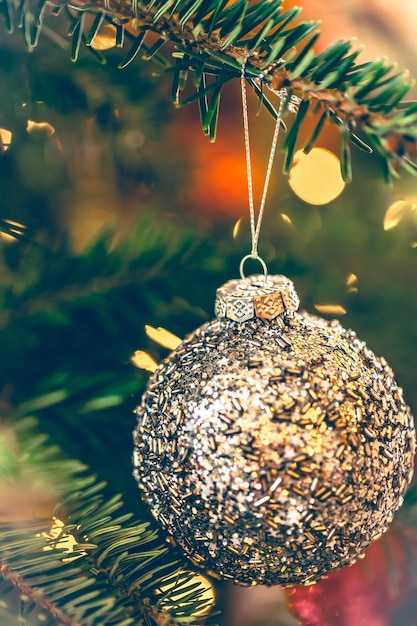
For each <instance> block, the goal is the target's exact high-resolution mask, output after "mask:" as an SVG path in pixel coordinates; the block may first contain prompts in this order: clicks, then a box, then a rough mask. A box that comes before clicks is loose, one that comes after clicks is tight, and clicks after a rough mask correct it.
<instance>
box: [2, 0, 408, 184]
mask: <svg viewBox="0 0 417 626" xmlns="http://www.w3.org/2000/svg"><path fill="white" fill-rule="evenodd" d="M15 3H16V0H1V3H0V6H2V8H3V14H4V17H5V27H6V29H7V30H8V31H9V32H11V31H13V30H14V28H15V27H16V26H17V27H20V28H22V30H23V34H24V37H25V41H26V44H27V47H28V48H29V50H33V48H34V47H35V46H36V45H37V43H38V40H39V35H40V33H41V30H42V28H43V26H44V25H49V24H50V19H51V18H52V17H56V16H57V15H59V14H60V13H63V14H64V16H65V21H66V22H67V23H69V29H68V34H69V36H70V37H71V40H72V43H71V59H72V60H73V61H76V60H77V59H78V57H79V54H80V49H81V46H85V47H87V48H88V49H89V50H90V51H91V52H92V53H93V54H94V55H95V56H96V57H97V59H98V60H99V61H100V62H101V63H104V62H105V57H104V56H103V55H102V54H101V53H98V52H97V51H96V50H95V49H94V48H93V47H92V46H91V44H92V42H93V39H94V37H95V36H96V34H97V33H98V32H99V31H100V28H101V27H102V24H103V22H104V21H107V22H110V23H112V24H114V26H115V28H116V45H117V46H118V47H120V48H123V47H126V48H127V53H126V55H125V57H124V58H123V60H121V62H120V64H119V67H120V68H125V67H126V66H127V65H129V64H130V63H131V62H132V61H133V60H134V59H135V57H136V56H137V55H138V54H139V53H140V52H143V53H144V54H143V55H142V56H143V57H144V58H145V59H151V58H153V59H156V60H159V61H160V63H162V66H163V69H162V70H161V71H162V72H163V73H170V74H172V99H173V101H174V102H175V103H176V104H177V105H183V104H187V103H189V102H192V101H198V103H199V107H200V112H201V123H202V128H203V132H204V133H205V134H206V135H208V136H209V137H210V139H211V140H214V139H215V136H216V130H217V121H218V115H219V107H220V99H221V92H222V88H223V86H224V85H225V83H226V82H228V81H229V80H231V79H232V78H236V77H238V76H239V75H240V73H241V68H242V63H243V61H244V60H246V76H247V78H248V80H249V82H250V84H251V85H252V87H253V88H254V89H255V91H256V92H257V93H258V95H259V97H260V99H261V102H262V103H263V104H264V105H266V106H267V108H268V110H269V111H271V112H272V114H273V115H275V116H276V111H275V108H274V106H273V105H272V104H271V102H270V101H269V99H268V98H267V97H266V95H265V93H264V86H265V85H266V86H267V87H270V88H271V89H272V91H275V92H276V91H279V90H281V89H282V88H285V89H286V90H287V97H288V98H291V96H292V95H293V94H296V95H298V96H299V97H301V99H302V104H301V106H300V107H299V110H298V113H297V116H296V119H295V121H294V124H293V126H292V130H291V132H290V133H289V134H288V136H287V139H286V142H285V146H284V147H285V150H286V159H285V171H286V172H288V171H289V168H290V167H291V163H292V160H293V156H294V150H295V146H296V140H297V137H298V132H299V129H300V126H301V123H302V121H303V119H304V117H305V116H306V114H307V113H309V114H310V115H313V116H315V117H316V118H317V120H316V124H315V128H314V130H313V133H312V134H311V136H310V138H309V139H308V140H307V142H306V143H305V145H304V149H305V150H306V151H309V150H310V149H311V147H312V146H313V145H314V144H315V142H316V141H317V139H318V136H319V135H320V132H321V130H322V128H323V125H324V124H325V123H332V124H335V125H336V126H337V127H338V128H339V129H340V132H341V143H342V148H341V164H342V174H343V177H344V179H345V180H346V181H350V180H351V177H352V173H351V155H350V143H353V144H354V145H356V146H357V147H359V148H360V149H364V150H367V151H371V150H372V149H373V150H375V151H376V152H377V153H378V155H379V156H380V159H381V164H382V168H383V173H384V176H385V179H386V180H387V182H389V181H390V180H391V177H392V176H397V174H398V170H400V169H404V170H406V171H408V172H411V173H413V174H414V173H415V172H416V169H417V166H416V163H415V160H413V157H415V155H416V142H417V131H416V129H417V103H416V102H407V101H404V98H405V96H406V95H407V93H408V91H409V89H410V87H411V85H412V84H413V81H411V80H410V79H409V77H408V72H406V71H401V72H398V71H396V70H395V66H394V64H392V63H390V62H388V61H387V60H386V59H384V58H381V59H376V60H374V61H371V62H368V63H357V57H358V54H359V52H360V48H356V47H355V46H354V42H353V41H350V40H348V41H345V40H339V41H336V42H335V43H334V44H333V45H331V46H329V47H328V48H327V49H325V50H324V51H323V52H321V53H319V54H316V53H315V52H314V49H313V48H314V45H315V44H316V42H317V39H318V37H319V33H318V24H319V23H318V22H300V21H299V19H298V15H299V12H300V9H298V8H291V9H288V10H284V8H283V6H282V5H283V0H277V1H276V2H270V1H269V0H258V1H257V2H250V1H249V0H235V1H234V2H232V3H229V2H227V1H226V0H222V1H220V2H218V1H217V0H211V1H210V0H209V1H208V0H151V2H149V3H141V2H139V1H138V0H132V1H130V0H129V1H124V2H122V3H120V4H119V5H117V7H113V6H112V3H111V2H109V1H108V0H96V1H95V2H85V1H84V0H78V2H75V3H74V2H71V3H67V2H64V3H62V4H61V3H60V4H59V5H55V6H49V4H48V2H47V0H41V2H40V3H39V4H38V5H37V6H36V7H34V8H32V7H31V5H30V1H29V0H25V1H24V2H20V3H19V4H15ZM91 15H94V19H92V18H91V19H88V18H89V16H91ZM48 28H49V26H48ZM155 33H156V34H157V35H158V37H157V38H156V40H155V37H154V34H155ZM148 41H149V43H147V42H148ZM125 42H128V43H126V46H125ZM168 42H170V43H171V44H172V46H173V50H172V47H171V59H172V60H169V59H167V57H163V56H162V55H161V50H162V48H163V46H164V45H165V44H166V43H168ZM190 72H192V74H193V78H192V80H188V75H189V73H190ZM260 77H261V78H260ZM186 88H187V89H192V91H193V93H192V94H191V95H187V96H186V97H185V98H184V99H183V100H181V93H182V92H183V91H184V90H185V89H186Z"/></svg>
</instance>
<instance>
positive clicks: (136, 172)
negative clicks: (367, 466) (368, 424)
mask: <svg viewBox="0 0 417 626" xmlns="http://www.w3.org/2000/svg"><path fill="white" fill-rule="evenodd" d="M310 4H311V3H310ZM0 7H1V10H2V15H1V17H0V32H1V33H2V38H1V41H0V46H1V48H0V81H1V87H0V91H1V99H0V177H1V190H2V193H1V196H0V236H1V239H0V242H1V256H0V259H1V260H0V263H1V272H0V276H1V282H0V297H1V301H2V307H1V312H0V351H1V364H2V365H1V380H0V410H1V418H2V419H1V423H0V459H1V460H0V475H1V488H0V490H1V491H0V496H1V497H0V579H1V584H0V594H1V595H0V623H1V624H5V625H6V626H9V625H10V626H12V625H14V624H26V625H27V626H32V625H34V624H49V625H51V626H52V625H54V626H55V625H63V624H69V625H72V626H76V625H77V626H102V625H103V626H104V625H105V624H109V625H111V624H114V625H115V626H116V625H117V626H125V625H126V626H127V625H128V624H132V625H133V624H148V625H153V624H166V625H170V624H200V623H206V624H223V625H226V624H227V625H228V626H234V625H235V624H240V625H242V626H245V625H246V626H249V625H250V624H252V625H255V624H256V625H257V626H263V625H265V626H266V625H267V624H271V625H272V624H273V625H274V626H280V625H281V626H284V625H286V624H287V625H290V624H295V623H297V620H301V622H300V623H305V624H310V625H317V626H319V625H320V626H333V625H334V626H336V625H343V626H361V625H363V626H365V625H367V626H369V625H373V624H375V625H377V624H378V626H414V625H415V621H416V618H415V613H416V607H415V597H414V596H415V593H414V587H415V582H414V581H415V573H416V570H417V554H416V552H415V551H416V546H417V544H416V522H415V508H414V504H415V497H416V492H415V488H414V487H413V486H412V487H411V488H410V490H409V492H408V494H407V496H406V500H405V504H404V506H403V508H402V509H401V510H400V511H399V512H398V513H397V515H396V517H395V519H394V523H393V525H392V528H391V529H390V530H389V532H388V533H387V534H385V535H384V536H383V537H382V538H381V539H380V540H378V541H377V542H376V543H375V544H374V545H373V546H371V548H369V549H368V550H367V552H366V553H365V558H364V559H363V560H360V561H358V563H356V564H355V565H353V566H352V567H350V568H345V569H342V570H340V571H339V572H336V573H334V574H330V575H329V577H328V578H327V579H325V580H323V581H321V582H319V583H318V584H316V585H314V586H311V587H295V588H294V589H288V590H286V592H285V593H286V595H285V596H284V593H283V592H282V590H280V589H279V588H276V587H272V588H271V589H268V590H266V589H264V588H262V587H259V588H256V587H255V588H254V589H245V588H239V587H236V586H233V585H232V583H229V582H225V581H222V580H219V579H217V578H216V577H215V576H213V575H212V573H210V572H205V571H204V570H201V569H200V568H198V567H197V565H198V564H196V563H192V562H190V561H189V560H187V559H185V558H184V556H183V554H182V552H181V551H180V550H179V548H178V547H177V546H176V545H174V543H173V542H172V540H170V539H169V538H167V536H166V534H165V533H164V531H163V530H162V529H161V528H160V526H159V525H158V523H157V522H156V521H155V520H154V519H153V518H152V516H151V515H150V513H149V511H148V508H147V506H146V505H145V504H143V503H142V502H141V498H140V495H139V493H138V489H137V486H136V483H135V481H134V479H133V478H132V477H131V475H132V446H133V444H132V435H131V433H132V430H133V429H134V427H135V423H136V416H135V415H134V410H135V407H136V406H137V405H138V404H139V402H140V397H141V394H142V392H143V390H144V389H145V386H146V382H147V379H148V376H149V372H150V371H153V370H154V369H155V368H156V364H157V363H158V362H159V361H160V360H162V359H163V358H164V357H165V356H166V355H167V354H168V350H171V349H173V348H174V347H175V346H177V345H178V342H179V339H180V338H182V337H184V335H185V334H187V333H188V332H190V331H191V330H193V329H194V328H196V327H197V326H199V325H201V324H202V323H203V322H205V321H207V320H209V319H211V318H212V317H213V315H212V307H213V300H214V293H215V290H216V288H217V287H218V286H219V285H220V284H222V283H224V282H225V281H226V280H228V279H229V278H231V277H233V276H235V275H236V270H237V268H238V267H239V261H240V259H241V258H242V256H243V255H244V254H245V253H246V252H247V248H248V235H247V231H248V223H247V220H246V215H247V181H246V171H245V163H244V147H243V131H242V122H241V104H240V100H239V98H240V96H239V90H238V85H239V80H238V79H239V78H240V75H241V71H242V63H243V61H245V76H246V79H247V84H248V86H249V87H250V88H252V89H251V93H249V96H250V97H249V114H250V122H251V131H252V135H251V139H252V143H253V150H254V154H256V159H254V160H253V161H254V163H253V165H254V169H253V178H254V183H255V188H256V189H258V187H260V186H261V184H262V178H263V176H264V168H265V165H264V164H265V161H266V154H267V152H268V149H269V144H270V138H271V135H272V132H273V126H274V118H276V117H277V111H278V108H279V98H278V96H277V92H279V93H280V95H281V98H284V104H285V109H286V113H285V115H284V119H283V126H285V127H286V128H285V131H286V132H285V133H282V135H281V136H280V145H279V147H280V148H282V150H281V151H280V154H279V158H278V160H279V163H278V165H277V164H276V165H275V167H274V170H273V178H272V185H271V192H270V198H269V199H268V209H267V212H266V215H265V228H264V232H263V234H262V240H261V247H262V250H263V253H264V257H265V258H266V259H267V261H268V264H269V266H270V267H273V268H274V270H277V272H279V273H282V274H285V275H287V276H290V277H291V278H292V279H293V280H294V282H295V283H296V285H297V289H298V292H299V294H300V297H301V300H302V304H303V308H305V309H307V310H310V311H312V312H314V311H316V312H319V313H321V314H322V315H325V316H327V317H329V318H332V317H334V316H336V317H337V316H341V315H343V316H344V318H343V325H344V326H345V327H352V328H354V329H355V330H356V331H357V332H358V335H359V336H360V337H362V338H363V339H365V340H366V341H367V343H368V344H369V345H370V347H371V348H372V350H375V352H376V354H383V355H384V356H386V358H387V359H388V361H389V363H390V364H391V365H392V366H393V368H394V370H395V372H396V377H397V380H398V382H399V383H400V384H401V386H402V387H403V388H404V395H405V398H406V400H407V403H408V404H409V405H410V407H411V409H415V407H416V406H417V397H416V391H415V385H414V384H413V383H414V366H415V364H416V357H415V350H414V345H415V340H416V339H417V327H416V324H415V319H416V315H417V296H416V292H415V289H414V285H415V271H414V270H415V263H416V261H415V254H416V249H417V231H416V223H417V222H416V217H415V216H416V207H417V200H416V198H417V195H416V192H415V179H414V178H413V175H414V174H415V171H416V163H415V156H416V146H417V104H416V103H415V102H413V101H411V100H409V98H410V93H411V92H410V90H412V88H413V83H412V81H411V80H410V79H409V77H408V74H407V72H405V71H399V70H398V69H397V68H396V66H395V64H394V63H393V62H390V61H388V60H387V59H386V58H384V57H379V58H377V59H375V60H367V61H364V60H363V57H362V56H361V54H362V51H361V48H360V47H358V46H357V45H356V44H355V43H354V42H353V41H352V40H349V39H343V37H344V35H345V33H344V32H337V33H332V37H331V38H330V37H329V36H327V35H326V31H325V26H324V27H323V28H324V31H325V34H324V37H321V38H320V36H319V29H318V23H317V22H316V21H303V18H302V16H300V11H299V9H298V8H296V7H294V6H293V5H292V4H291V3H290V2H281V1H277V2H275V3H270V2H269V1H268V0H258V2H254V3H251V2H248V0H237V1H236V2H231V3H229V2H217V1H215V2H206V1H204V0H168V1H167V2H164V1H163V0H158V1H153V2H151V3H149V4H141V3H139V2H130V1H126V2H121V3H118V4H117V5H116V4H115V5H113V3H109V2H100V1H95V2H93V3H86V2H84V1H83V0H79V1H78V2H75V3H67V2H63V3H47V2H40V3H38V4H35V3H33V4H32V3H31V2H30V1H28V0H25V1H24V2H21V3H17V2H15V1H14V0H2V1H1V2H0ZM308 10H309V11H310V12H312V13H314V3H313V6H311V7H310V8H309V9H308ZM316 10H317V15H319V8H318V7H316ZM375 10H376V11H378V10H377V9H375ZM410 10H411V9H410ZM381 11H382V9H381ZM372 15H373V17H375V19H376V17H378V16H379V18H380V20H383V14H382V13H381V14H379V13H375V14H372ZM308 17H310V16H308ZM312 17H313V18H314V17H317V16H314V15H312ZM406 19H407V18H406V16H405V15H404V16H402V20H406ZM385 24H386V22H385ZM392 28H393V29H394V23H393V24H392ZM393 32H394V31H393ZM6 33H9V34H8V35H7V36H6ZM22 34H23V37H22ZM68 34H69V36H67V35H68ZM333 35H335V37H333ZM334 39H336V42H334ZM365 43H366V42H365ZM29 52H30V54H29ZM384 52H385V51H384V50H382V51H381V54H383V53H384ZM410 58H411V62H413V60H414V58H413V57H412V56H411V57H410ZM71 60H72V61H76V62H75V63H71ZM145 61H146V62H145ZM414 69H415V68H414ZM414 73H415V72H414ZM294 96H295V97H296V98H298V99H299V100H297V99H296V100H291V98H293V97H294ZM172 101H173V102H174V103H175V105H176V108H177V109H178V110H175V108H174V107H173V106H172ZM257 112H258V116H256V113H257ZM202 131H203V132H202ZM215 139H216V141H215V143H213V142H214V140H215ZM209 140H211V142H212V143H210V141H209ZM336 157H337V158H336ZM321 158H325V159H327V158H330V165H329V163H328V162H327V161H326V162H325V163H326V164H325V166H323V165H322V161H321V160H320V159H321ZM307 159H308V160H307ZM334 163H336V164H337V168H336V171H335V173H334V174H332V175H331V176H330V175H329V174H328V171H329V170H328V169H327V168H328V167H330V166H331V164H334ZM280 171H283V172H284V174H283V175H279V172H280ZM322 171H324V177H325V178H324V182H320V181H319V179H318V176H319V174H320V173H321V172H322ZM287 174H289V178H288V176H287ZM309 176H310V178H308V177H309ZM393 180H394V184H392V182H393ZM333 183H334V186H333ZM347 183H350V184H347ZM390 185H391V186H390ZM242 217H243V219H242ZM329 261H330V262H329ZM410 287H411V288H410ZM168 331H169V332H168ZM287 602H288V603H289V605H290V607H291V611H292V613H293V615H294V616H295V617H293V616H292V615H291V614H290V612H289V610H288V609H287V608H286V603H287ZM252 605H253V606H254V607H255V608H253V606H252ZM251 610H252V611H254V615H255V616H253V614H251Z"/></svg>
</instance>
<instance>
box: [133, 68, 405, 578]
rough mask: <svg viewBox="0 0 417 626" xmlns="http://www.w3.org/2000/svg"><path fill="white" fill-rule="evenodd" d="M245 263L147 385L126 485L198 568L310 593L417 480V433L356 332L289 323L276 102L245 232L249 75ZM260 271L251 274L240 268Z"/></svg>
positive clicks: (378, 527)
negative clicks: (270, 224) (276, 169)
mask: <svg viewBox="0 0 417 626" xmlns="http://www.w3.org/2000/svg"><path fill="white" fill-rule="evenodd" d="M241 84H242V101H243V117H244V131H245V147H246V161H247V171H248V188H249V207H250V218H251V219H250V224H251V233H252V249H251V253H250V254H248V255H247V256H246V257H244V258H243V259H242V262H241V266H240V274H241V278H240V279H239V280H232V281H229V282H228V283H226V284H225V285H223V287H221V288H220V289H218V290H217V297H216V304H215V311H216V316H217V317H216V319H214V320H213V321H211V322H209V323H207V324H204V325H203V326H201V327H200V328H198V329H197V330H196V331H194V332H193V333H191V334H190V335H188V337H186V339H185V340H184V341H183V342H182V343H181V344H180V345H179V347H177V348H176V349H175V350H174V351H173V352H172V353H171V354H170V356H169V357H168V358H167V359H165V360H164V361H163V362H162V364H161V365H160V366H159V367H158V369H157V370H156V371H155V373H154V374H153V375H152V377H151V378H150V380H149V383H148V386H147V390H146V391H145V394H144V396H143V399H142V403H141V405H140V406H139V407H138V408H137V415H138V425H137V428H136V430H135V433H134V438H135V452H134V465H135V471H134V473H135V477H136V479H137V481H138V483H139V486H140V488H141V489H142V493H143V496H144V499H145V500H146V502H147V503H148V504H149V506H150V509H151V511H152V513H153V515H154V516H155V517H156V518H157V519H158V520H159V521H160V523H161V524H162V525H163V526H164V528H166V530H167V531H168V532H169V533H170V534H171V535H172V536H173V537H174V539H175V541H176V542H177V543H178V544H179V545H180V546H181V548H182V549H183V551H184V552H185V554H187V555H188V556H189V557H190V558H191V559H192V561H193V563H194V564H195V565H197V566H200V567H203V568H205V569H206V570H208V571H212V572H214V573H215V574H217V575H220V576H222V577H224V578H229V579H232V580H233V581H234V582H236V583H240V584H244V585H253V584H258V583H262V584H266V585H273V584H281V585H284V586H290V585H294V584H308V583H313V582H315V581H317V580H319V579H320V578H321V577H322V576H323V575H325V574H326V573H327V572H329V571H331V570H336V569H339V568H341V567H343V566H344V565H350V564H352V563H353V562H354V561H355V560H356V559H357V558H358V556H360V555H361V554H362V553H363V551H364V549H365V548H366V547H367V546H368V545H369V544H370V543H371V542H372V541H374V540H375V539H376V538H377V537H379V536H380V535H381V533H383V532H384V531H385V530H386V529H387V526H388V524H389V523H390V521H391V520H392V517H393V515H394V512H395V511H396V510H397V508H398V507H399V506H400V505H401V503H402V499H403V495H404V493H405V491H406V488H407V485H408V483H409V481H410V479H411V476H412V468H413V455H414V436H415V433H414V426H413V419H412V416H411V414H410V411H409V409H408V407H407V406H406V404H405V403H404V400H403V397H402V392H401V389H399V388H398V386H397V384H396V383H395V381H394V377H393V373H392V371H391V369H390V368H389V366H388V365H387V363H386V361H385V360H384V359H378V358H377V357H375V355H374V354H373V353H372V352H371V351H370V350H369V349H368V348H367V347H366V346H365V344H364V343H363V342H361V341H360V340H359V339H358V338H357V337H356V335H355V333H354V332H353V331H351V330H345V329H343V328H342V327H341V326H340V324H339V323H338V322H329V321H326V320H324V319H321V318H319V317H316V316H313V315H309V314H308V313H305V312H303V313H298V312H297V310H298V305H299V299H298V296H297V294H296V292H295V290H294V286H293V284H292V282H291V281H290V280H289V279H288V278H286V277H284V276H269V275H268V271H267V267H266V264H265V262H264V261H263V260H262V259H261V258H260V257H259V255H258V251H257V244H258V239H259V233H260V227H261V221H262V216H263V212H264V207H265V199H266V192H267V187H268V183H269V177H270V173H271V168H272V162H273V157H274V153H275V147H276V142H277V138H278V131H279V125H280V118H281V113H282V111H283V102H284V101H285V100H286V96H285V94H280V95H281V104H280V108H279V112H278V114H277V123H276V126H275V133H274V138H273V142H272V148H271V153H270V157H269V162H268V168H267V174H266V180H265V185H264V190H263V196H262V201H261V205H260V210H259V215H258V219H257V221H256V222H255V213H254V203H253V193H252V177H251V167H250V150H249V131H248V119H247V105H246V91H245V88H244V68H243V69H242V81H241ZM249 258H251V259H255V260H257V261H259V262H260V263H261V265H262V268H263V275H255V276H251V277H245V275H244V271H243V270H244V264H245V262H246V260H247V259H249Z"/></svg>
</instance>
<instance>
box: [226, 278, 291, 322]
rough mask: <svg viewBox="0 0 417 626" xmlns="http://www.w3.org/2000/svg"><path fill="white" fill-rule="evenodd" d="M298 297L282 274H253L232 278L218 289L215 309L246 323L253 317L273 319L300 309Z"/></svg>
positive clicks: (230, 317) (236, 320)
mask: <svg viewBox="0 0 417 626" xmlns="http://www.w3.org/2000/svg"><path fill="white" fill-rule="evenodd" d="M299 304H300V300H299V297H298V295H297V292H296V291H295V288H294V284H293V283H292V281H291V280H290V279H289V278H287V277H286V276H283V275H281V274H276V275H274V276H269V275H267V276H265V275H262V274H254V275H252V276H247V277H246V278H241V279H234V280H229V281H228V282H227V283H225V284H224V285H222V287H219V289H217V293H216V302H215V306H214V310H215V313H216V316H217V317H219V318H223V317H227V318H229V319H231V320H233V321H235V322H246V321H248V320H250V319H252V318H253V317H259V318H261V319H268V320H273V319H275V318H277V317H278V316H282V317H285V316H290V315H291V314H293V313H295V311H297V310H298V307H299Z"/></svg>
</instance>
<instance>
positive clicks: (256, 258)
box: [239, 252, 268, 285]
mask: <svg viewBox="0 0 417 626" xmlns="http://www.w3.org/2000/svg"><path fill="white" fill-rule="evenodd" d="M249 259H253V260H254V261H259V263H260V264H261V266H262V270H263V273H264V285H266V282H267V280H268V266H267V264H266V263H265V261H264V260H263V259H262V257H260V256H259V254H257V253H255V254H254V253H252V252H251V253H250V254H247V255H246V256H244V257H243V259H242V260H241V262H240V266H239V271H240V277H241V279H242V280H245V279H246V276H245V272H244V265H245V263H246V261H248V260H249Z"/></svg>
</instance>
